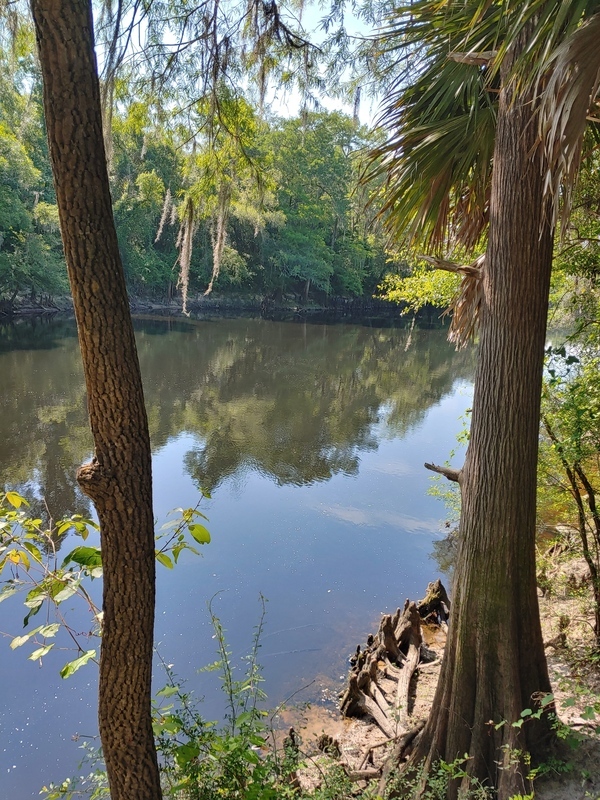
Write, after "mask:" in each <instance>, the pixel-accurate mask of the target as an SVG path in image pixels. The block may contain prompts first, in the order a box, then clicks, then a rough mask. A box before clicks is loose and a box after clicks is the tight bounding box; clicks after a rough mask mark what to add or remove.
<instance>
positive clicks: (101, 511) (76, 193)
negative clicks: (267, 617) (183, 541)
mask: <svg viewBox="0 0 600 800" xmlns="http://www.w3.org/2000/svg"><path fill="white" fill-rule="evenodd" d="M31 8H32V13H33V17H34V21H35V27H36V36H37V42H38V49H39V55H40V63H41V66H42V74H43V79H44V110H45V116H46V124H47V129H48V142H49V146H50V158H51V161H52V169H53V173H54V182H55V187H56V197H57V202H58V209H59V214H60V223H61V232H62V239H63V245H64V249H65V256H66V260H67V267H68V271H69V280H70V283H71V291H72V294H73V303H74V307H75V314H76V318H77V327H78V334H79V343H80V347H81V355H82V360H83V367H84V374H85V380H86V387H87V393H88V410H89V417H90V426H91V429H92V433H93V436H94V444H95V457H94V459H93V461H92V462H91V463H90V464H86V465H84V466H83V467H81V468H80V470H79V472H78V475H77V478H78V481H79V484H80V486H81V488H82V490H83V491H84V492H85V493H86V494H87V495H88V496H89V497H90V498H91V499H92V500H93V501H94V504H95V506H96V509H97V512H98V517H99V520H100V531H101V545H102V560H103V566H104V589H103V611H104V618H103V632H102V648H101V656H100V689H99V724H100V737H101V740H102V748H103V753H104V758H105V761H106V767H107V771H108V779H109V784H110V792H111V798H112V800H132V798H135V799H136V800H160V798H161V789H160V779H159V772H158V764H157V759H156V752H155V749H154V739H153V734H152V724H151V715H150V711H151V706H150V699H151V685H150V684H151V672H152V644H153V624H154V581H155V575H154V524H153V514H152V481H151V453H150V439H149V434H148V424H147V419H146V411H145V407H144V397H143V392H142V382H141V376H140V369H139V363H138V358H137V352H136V346H135V340H134V334H133V326H132V323H131V316H130V313H129V304H128V299H127V292H126V288H125V279H124V276H123V268H122V265H121V259H120V256H119V248H118V245H117V237H116V232H115V227H114V222H113V216H112V206H111V198H110V190H109V184H108V175H107V170H106V159H105V154H104V143H103V138H102V120H101V111H100V92H99V86H98V75H97V69H96V60H95V54H94V44H93V23H92V12H91V6H90V4H89V2H88V0H73V2H70V3H63V2H60V0H31Z"/></svg>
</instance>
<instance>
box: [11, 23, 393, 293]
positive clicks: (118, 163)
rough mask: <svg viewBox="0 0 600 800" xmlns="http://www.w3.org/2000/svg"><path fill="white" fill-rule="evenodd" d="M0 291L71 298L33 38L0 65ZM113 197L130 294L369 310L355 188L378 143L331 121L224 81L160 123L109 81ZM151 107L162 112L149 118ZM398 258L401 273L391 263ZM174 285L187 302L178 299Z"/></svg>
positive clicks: (122, 80)
mask: <svg viewBox="0 0 600 800" xmlns="http://www.w3.org/2000/svg"><path fill="white" fill-rule="evenodd" d="M0 61H1V65H0V66H1V71H2V91H1V93H0V124H1V126H2V127H1V129H0V130H1V139H0V147H1V157H2V161H1V162H0V164H1V165H2V196H1V198H0V209H1V211H0V214H1V216H0V230H1V231H2V234H1V235H2V246H1V250H0V258H1V261H0V292H1V298H2V302H3V303H4V307H5V308H9V307H10V305H11V303H12V302H14V300H15V299H16V297H17V296H18V295H22V296H26V295H29V297H30V299H33V300H34V301H35V299H36V297H38V296H40V295H47V296H50V297H53V296H56V295H59V296H60V295H64V294H67V293H68V283H67V277H66V270H65V268H64V260H63V254H62V245H61V240H60V230H59V222H58V209H57V206H56V197H55V193H54V186H53V182H52V175H51V170H50V163H49V159H48V148H47V142H46V135H45V130H44V124H43V109H42V87H41V75H40V72H39V66H38V63H37V59H36V57H35V42H34V38H33V31H32V29H31V27H27V26H22V27H21V28H19V31H18V33H17V36H16V40H13V41H7V40H4V41H3V42H2V49H1V51H0ZM114 91H115V96H114V100H113V102H114V109H113V110H112V111H111V125H110V145H109V146H110V151H109V152H110V162H109V174H110V179H111V194H112V198H113V205H114V215H115V225H116V228H117V235H118V238H119V246H120V251H121V256H122V260H123V268H124V270H125V276H126V281H127V286H128V289H129V291H130V293H131V294H132V295H133V296H139V297H145V298H149V299H154V300H158V301H161V300H162V301H165V300H169V299H171V298H173V297H181V295H182V293H185V295H186V298H187V296H188V295H189V296H190V297H197V296H198V295H202V294H205V293H207V292H208V293H210V291H212V290H213V289H214V291H215V292H221V293H223V292H225V293H231V292H238V293H243V294H246V295H250V296H252V295H254V296H260V297H271V298H281V296H282V295H284V294H290V295H293V296H297V298H298V299H304V300H308V299H309V298H311V299H313V298H314V299H315V301H317V302H319V301H321V302H323V301H324V300H325V299H326V298H327V297H329V296H338V297H356V296H363V295H365V296H371V295H372V294H373V293H374V292H375V291H376V290H377V286H378V285H379V284H380V282H381V279H382V277H383V275H384V274H386V273H387V272H389V271H390V262H391V261H393V259H392V258H391V256H390V254H389V253H388V252H387V250H386V246H385V238H384V235H383V232H382V230H381V226H380V225H378V224H377V223H376V222H375V217H376V210H377V209H376V206H373V207H372V208H371V209H370V210H369V211H365V205H366V202H367V200H368V191H367V190H366V189H360V188H358V187H357V183H358V178H359V175H360V174H361V172H362V171H363V170H364V158H365V153H366V151H367V150H368V148H369V147H371V146H372V145H373V144H374V143H375V142H376V140H377V138H376V137H377V134H375V133H374V132H373V131H372V130H369V129H368V128H367V127H366V126H364V125H361V124H360V122H359V121H358V118H352V117H350V116H348V115H346V114H344V113H342V112H328V111H324V110H320V111H319V110H314V111H309V110H308V109H306V110H305V111H303V112H302V114H300V115H299V116H297V117H294V118H281V117H277V116H275V115H274V114H273V112H270V111H267V110H266V109H263V110H261V109H260V107H259V106H258V105H257V103H256V102H253V101H252V100H251V99H250V98H248V97H246V96H245V95H244V94H243V93H240V92H239V91H235V92H234V91H233V90H232V89H231V87H230V86H228V85H227V84H226V83H225V82H223V83H222V85H219V86H218V88H217V90H216V91H217V95H216V97H215V98H213V100H212V101H211V102H214V103H216V104H217V105H218V114H215V111H214V108H211V106H210V102H209V100H208V99H205V100H200V101H198V102H197V103H195V104H194V105H193V106H192V107H191V108H190V109H187V110H186V112H185V117H184V115H183V114H182V115H176V114H173V116H172V117H171V116H170V115H169V113H168V111H167V108H165V107H164V106H167V107H168V105H175V104H176V103H177V102H178V101H179V102H181V99H180V98H172V99H170V100H169V99H167V100H165V98H164V96H161V95H157V96H156V97H155V98H154V99H153V98H152V97H151V96H148V97H140V93H139V92H138V93H136V86H135V83H134V79H133V77H131V76H130V77H129V79H128V77H127V76H126V75H125V76H120V77H119V80H118V81H117V82H116V84H115V89H114ZM159 102H160V104H162V106H163V107H162V108H161V106H160V105H159ZM396 260H398V259H396ZM184 287H185V288H184Z"/></svg>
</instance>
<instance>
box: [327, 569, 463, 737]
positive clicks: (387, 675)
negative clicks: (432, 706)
mask: <svg viewBox="0 0 600 800" xmlns="http://www.w3.org/2000/svg"><path fill="white" fill-rule="evenodd" d="M449 605H450V601H449V599H448V595H447V593H446V590H445V589H444V587H443V585H442V583H441V582H440V581H439V580H438V581H435V582H434V583H430V584H429V585H428V587H427V594H426V596H425V597H424V598H423V600H421V601H420V602H419V603H418V604H416V603H414V602H411V601H409V600H407V601H406V603H405V604H404V608H403V609H402V610H401V609H398V610H397V611H396V612H395V614H393V615H391V614H384V616H383V617H382V618H381V622H380V624H379V630H378V631H377V633H376V634H375V635H374V636H369V638H368V640H367V645H366V647H365V648H364V649H361V647H360V646H359V647H357V649H356V654H355V655H354V656H353V657H352V659H351V664H352V669H351V671H350V675H349V676H348V686H347V687H346V689H345V690H344V692H343V693H342V695H341V702H340V709H341V712H342V714H343V715H344V716H346V717H354V716H356V717H362V716H365V715H368V716H370V717H372V719H373V720H374V721H375V722H376V724H377V725H378V727H379V728H380V729H381V731H382V732H383V733H384V735H385V736H386V737H387V739H388V740H390V741H392V740H395V741H396V742H398V741H401V740H403V739H404V738H405V737H406V736H407V735H409V734H410V732H411V693H410V689H411V682H412V680H413V676H414V674H415V672H416V670H417V668H418V667H419V664H420V663H422V662H425V661H431V660H432V657H434V654H432V652H431V651H430V650H428V648H426V647H425V646H424V644H423V635H422V632H421V620H422V619H426V620H427V621H428V622H435V623H436V624H439V623H441V622H445V621H446V619H447V617H448V610H449ZM413 738H414V737H413Z"/></svg>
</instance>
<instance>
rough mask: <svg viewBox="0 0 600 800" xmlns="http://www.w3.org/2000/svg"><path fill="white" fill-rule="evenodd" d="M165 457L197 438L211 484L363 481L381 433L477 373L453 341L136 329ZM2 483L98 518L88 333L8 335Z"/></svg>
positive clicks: (346, 333)
mask: <svg viewBox="0 0 600 800" xmlns="http://www.w3.org/2000/svg"><path fill="white" fill-rule="evenodd" d="M136 329H137V340H138V348H139V355H140V363H141V367H142V372H143V376H144V385H145V391H146V401H147V405H148V416H149V424H150V431H151V437H152V444H153V449H154V450H156V449H160V448H162V447H164V445H165V444H166V443H167V442H169V441H171V440H173V439H175V438H176V437H178V436H179V435H180V434H181V433H182V432H185V433H189V434H193V444H192V446H191V447H190V448H189V449H188V451H187V453H186V454H185V456H184V461H185V467H186V470H187V471H188V473H189V474H190V476H191V477H192V478H193V480H194V481H195V483H196V484H197V485H198V486H199V487H203V488H205V489H209V490H211V491H214V490H215V489H216V488H217V487H218V486H219V485H220V484H221V483H222V482H223V481H224V480H225V479H227V478H229V477H231V476H234V475H242V474H246V473H247V472H248V471H249V470H256V471H258V472H260V473H262V474H263V475H266V476H269V477H270V478H272V479H273V480H274V481H275V482H276V483H278V484H280V485H285V484H290V485H298V486H299V485H307V484H311V483H314V482H316V481H326V480H328V479H329V478H331V477H332V476H333V475H336V474H339V473H341V474H345V475H354V474H356V472H357V470H358V464H359V454H360V453H361V452H366V451H369V450H373V449H376V448H377V439H376V438H375V436H374V434H373V425H374V424H375V423H377V422H378V421H379V420H380V419H382V418H384V419H385V430H384V431H383V432H382V431H379V432H378V436H381V435H384V436H395V437H397V436H403V435H405V434H406V432H407V431H408V430H409V429H410V428H411V427H413V426H414V425H416V424H417V423H418V422H419V421H420V420H421V419H422V418H423V415H424V414H425V412H426V410H427V409H428V408H429V407H430V406H431V405H433V404H435V403H436V402H438V401H439V400H440V398H441V397H442V396H443V395H444V394H446V393H447V392H449V391H450V389H451V387H452V384H453V382H454V381H455V380H456V379H457V378H460V377H461V376H462V375H465V374H469V373H470V369H471V356H470V355H468V354H465V353H456V352H455V351H453V350H452V349H451V348H449V347H448V346H447V345H446V343H445V341H444V340H445V333H444V331H442V330H439V331H426V332H419V331H413V333H412V337H411V343H410V347H408V348H407V343H408V337H409V333H408V331H406V330H392V331H390V330H378V329H371V328H366V327H359V326H341V325H340V326H327V325H309V324H301V325H298V324H290V323H273V322H265V321H261V320H248V319H233V320H217V321H213V320H211V321H196V322H186V321H181V320H162V319H149V320H148V319H146V320H145V319H140V320H137V321H136ZM0 341H3V342H4V346H3V348H2V349H1V350H0V368H1V370H2V375H3V383H4V391H3V392H2V394H1V396H0V413H1V415H2V417H1V418H2V423H1V424H2V434H3V435H2V437H1V438H0V464H1V466H0V481H1V482H2V483H3V484H5V485H11V486H20V487H24V486H29V487H35V491H36V495H37V496H38V497H39V498H44V499H45V502H46V503H47V505H48V507H49V509H50V510H51V512H52V514H53V515H54V516H55V517H60V516H63V515H66V514H71V513H74V512H76V511H79V512H80V511H82V510H83V511H84V512H86V513H87V512H88V511H89V507H88V503H87V501H86V500H85V498H83V496H82V495H81V493H80V492H79V490H78V488H77V486H76V483H75V477H74V474H75V468H76V466H77V465H78V464H80V463H81V462H82V461H83V460H85V459H86V458H87V457H88V456H89V454H90V452H91V448H92V442H91V437H90V434H89V430H88V424H87V417H86V408H85V390H84V386H83V377H82V370H81V364H80V356H79V352H78V349H77V342H76V335H75V326H74V323H72V322H69V321H51V322H46V323H45V324H40V323H39V322H38V323H34V324H29V325H28V324H19V325H16V326H11V327H7V328H5V329H3V330H2V334H1V336H0Z"/></svg>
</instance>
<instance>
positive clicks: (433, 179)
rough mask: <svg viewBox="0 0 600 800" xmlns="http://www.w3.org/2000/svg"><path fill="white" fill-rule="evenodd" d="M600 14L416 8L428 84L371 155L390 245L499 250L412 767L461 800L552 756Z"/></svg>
mask: <svg viewBox="0 0 600 800" xmlns="http://www.w3.org/2000/svg"><path fill="white" fill-rule="evenodd" d="M597 8H598V3H596V2H594V3H590V2H588V3H584V2H563V1H562V0H531V1H528V2H516V0H510V2H503V3H499V2H490V1H489V0H488V1H487V2H485V1H484V0H472V2H471V1H470V0H466V2H465V1H464V0H460V2H458V1H456V0H447V2H439V0H417V2H413V3H408V2H407V3H404V4H402V5H401V6H400V8H398V9H397V12H396V17H395V19H396V22H393V23H391V24H390V26H389V28H388V30H387V32H386V33H385V34H384V36H383V37H382V47H383V48H384V49H386V48H387V49H392V48H400V52H402V53H404V54H406V52H408V53H409V56H410V57H409V58H408V65H409V67H410V68H412V70H413V71H414V73H416V78H415V79H414V80H412V81H411V80H410V75H409V74H408V73H407V71H406V69H404V70H403V71H402V74H401V75H400V77H399V79H398V82H397V86H396V89H395V91H394V92H393V93H392V94H391V95H390V97H389V98H388V99H387V100H386V102H385V104H384V109H383V114H382V124H383V126H384V127H385V128H386V130H387V132H388V137H387V141H386V142H385V143H384V144H383V145H382V146H381V147H380V148H378V150H377V151H375V152H374V154H373V155H374V159H375V161H374V167H373V168H372V170H371V173H372V174H373V173H381V172H385V173H386V174H387V176H388V180H387V185H386V192H385V215H386V217H385V220H386V224H387V227H388V230H389V231H390V233H391V234H392V235H393V236H394V237H396V238H404V239H405V240H408V241H410V242H411V243H412V245H413V246H419V247H428V248H430V250H433V251H434V253H436V252H437V253H438V254H443V253H444V251H445V252H447V251H452V250H453V249H456V248H462V249H464V250H466V251H473V250H474V249H475V248H476V247H477V245H478V244H479V243H480V242H482V241H485V242H486V244H487V246H486V250H485V257H484V259H483V262H482V263H483V266H482V268H481V269H480V270H476V269H471V270H469V271H468V274H467V276H466V277H465V279H464V281H463V284H465V285H466V287H467V288H466V291H468V292H471V293H472V292H473V286H475V287H476V289H477V292H476V293H477V296H478V303H475V304H471V305H470V308H471V309H472V311H474V312H475V311H476V312H477V313H478V314H479V318H480V345H479V361H478V367H477V372H476V377H475V397H474V402H473V416H472V425H471V439H470V443H469V448H468V451H467V454H466V458H465V464H464V466H463V468H462V469H461V470H460V471H450V470H446V471H445V472H446V474H447V477H449V478H451V479H453V480H457V481H458V483H459V484H460V488H461V495H462V511H461V520H460V546H459V554H458V559H457V565H456V572H455V578H454V592H453V594H454V597H453V608H452V618H451V624H450V629H449V635H448V642H447V645H446V654H445V658H444V663H443V666H442V672H441V675H440V680H439V684H438V688H437V694H436V697H435V700H434V703H433V710H432V713H431V716H430V718H429V720H428V723H427V725H426V727H425V729H424V731H423V733H422V735H421V737H420V740H419V741H418V744H417V745H416V748H415V750H414V752H413V756H412V758H411V764H412V765H416V764H417V763H424V765H425V771H426V772H427V770H428V768H429V767H430V766H431V764H432V763H433V762H434V761H436V760H438V759H444V760H445V761H447V762H452V761H454V760H455V759H456V758H462V757H463V756H464V754H468V760H467V761H466V763H465V773H466V777H464V778H463V779H462V784H463V788H466V787H467V786H468V784H469V781H470V780H471V778H477V779H479V780H481V781H483V782H484V783H486V784H487V785H490V786H494V787H496V788H497V791H498V795H499V797H501V798H507V797H510V796H511V795H513V794H516V793H520V792H521V793H522V792H523V791H524V785H523V774H524V769H523V766H524V765H523V763H522V762H523V754H524V753H531V754H532V755H533V756H534V757H539V756H541V755H542V754H543V752H544V750H545V748H546V747H547V744H548V741H549V739H550V735H551V730H550V724H549V720H548V717H547V715H546V714H543V715H541V717H540V718H538V719H533V720H528V721H527V722H525V723H523V724H521V725H520V727H519V726H514V725H512V724H511V723H513V722H517V721H518V720H522V719H523V717H521V712H523V711H524V710H525V709H535V708H536V705H537V706H538V707H539V706H540V703H541V701H542V699H543V698H544V697H546V698H547V700H546V704H547V705H546V706H545V707H546V708H547V707H548V706H549V705H550V703H548V699H549V698H548V695H549V693H550V682H549V678H548V671H547V666H546V659H545V654H544V646H543V641H542V635H541V629H540V622H539V610H538V601H537V592H536V576H535V494H536V465H537V449H538V435H539V411H540V397H541V381H542V367H543V354H544V340H545V332H546V317H547V305H548V294H549V281H550V272H551V266H552V245H553V233H554V219H555V216H556V214H555V210H554V209H555V206H556V203H557V199H558V198H559V196H560V195H562V196H566V197H567V199H568V191H567V192H566V194H565V192H564V189H562V188H561V187H565V186H566V187H567V189H568V187H569V186H570V185H571V184H572V182H573V180H574V178H575V175H576V172H577V166H578V164H579V158H580V153H581V143H582V138H583V131H584V128H585V118H586V116H587V115H588V112H589V107H590V102H591V98H593V97H594V96H595V93H596V91H597V88H598V68H599V67H600V63H599V60H598V53H597V46H596V44H595V42H596V41H597V32H598V25H599V21H600V15H598V16H591V17H590V15H591V14H593V13H594V12H595V11H596V10H597ZM565 76H569V78H570V82H569V83H566V82H565ZM462 322H463V324H464V323H465V322H466V323H467V327H468V325H469V320H468V319H467V320H465V319H464V318H463V320H462ZM456 335H457V336H458V337H460V331H457V332H456ZM460 784H461V780H456V781H454V782H452V785H451V786H450V788H449V790H448V797H449V798H455V797H456V796H457V794H458V792H459V789H460V788H461V786H460Z"/></svg>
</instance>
